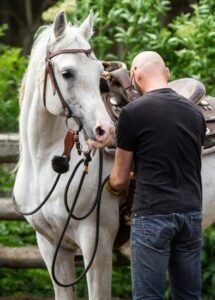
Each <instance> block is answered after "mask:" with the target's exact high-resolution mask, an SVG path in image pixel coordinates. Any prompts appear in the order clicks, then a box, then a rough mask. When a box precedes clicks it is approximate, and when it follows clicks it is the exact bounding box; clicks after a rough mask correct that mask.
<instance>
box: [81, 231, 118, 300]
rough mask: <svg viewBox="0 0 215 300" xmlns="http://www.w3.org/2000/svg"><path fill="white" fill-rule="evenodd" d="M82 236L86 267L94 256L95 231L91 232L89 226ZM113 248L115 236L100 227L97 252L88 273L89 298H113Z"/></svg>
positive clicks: (109, 299)
mask: <svg viewBox="0 0 215 300" xmlns="http://www.w3.org/2000/svg"><path fill="white" fill-rule="evenodd" d="M82 236H85V238H83V239H81V249H82V254H83V258H84V264H85V267H86V266H87V265H88V263H89V260H90V259H91V256H92V246H93V243H94V239H95V232H89V227H88V230H87V232H85V234H83V235H82ZM112 249H113V238H112V237H111V236H110V234H109V232H107V230H102V229H100V239H99V245H98V249H97V253H96V256H95V259H94V261H93V264H92V266H91V268H90V270H89V271H88V273H87V284H88V296H89V298H88V299H89V300H111V279H112Z"/></svg>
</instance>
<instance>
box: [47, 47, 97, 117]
mask: <svg viewBox="0 0 215 300" xmlns="http://www.w3.org/2000/svg"><path fill="white" fill-rule="evenodd" d="M91 52H92V49H65V50H60V51H56V52H54V53H50V52H49V50H48V48H47V50H46V58H45V61H46V66H45V76H44V85H43V104H44V106H45V108H46V88H47V79H48V75H49V76H50V79H51V83H52V87H53V95H54V94H55V92H57V94H58V96H59V98H60V101H61V104H62V106H63V109H64V114H65V116H66V117H67V118H70V117H72V116H73V112H72V110H71V107H70V106H69V104H68V103H67V102H66V101H65V99H64V97H63V95H62V93H61V90H60V88H59V85H58V83H57V80H56V77H55V74H54V69H53V64H52V62H51V59H52V58H53V57H55V56H57V55H60V54H77V53H83V54H85V55H86V56H87V57H89V56H90V53H91Z"/></svg>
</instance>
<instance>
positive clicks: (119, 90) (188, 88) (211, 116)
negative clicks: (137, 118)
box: [100, 61, 215, 149]
mask: <svg viewBox="0 0 215 300" xmlns="http://www.w3.org/2000/svg"><path fill="white" fill-rule="evenodd" d="M102 63H103V66H104V73H103V75H102V77H101V81H100V90H101V94H102V99H103V101H104V104H105V107H106V110H107V111H108V113H109V115H110V117H111V119H112V120H113V121H114V122H115V123H117V120H118V118H119V114H120V111H121V109H122V108H123V107H124V106H125V105H127V104H128V103H129V102H132V101H135V100H136V99H137V98H139V97H140V96H141V95H140V94H139V93H138V92H137V91H136V90H135V88H134V87H133V86H132V83H131V79H130V76H129V72H128V69H127V66H126V64H124V63H122V62H119V61H103V62H102ZM168 86H169V87H170V88H171V89H173V90H174V91H176V92H177V93H178V94H180V95H182V96H184V97H185V98H187V99H189V100H190V101H192V102H193V103H195V105H196V106H197V108H198V109H199V110H200V111H201V113H202V114H203V116H204V119H205V121H206V124H207V132H206V139H205V145H204V148H205V149H208V148H210V147H212V146H215V97H211V96H206V95H205V94H206V89H205V86H204V84H203V83H202V82H201V81H199V80H197V79H194V78H182V79H177V80H174V81H171V82H169V84H168Z"/></svg>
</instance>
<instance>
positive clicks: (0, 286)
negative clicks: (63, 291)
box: [0, 268, 53, 297]
mask: <svg viewBox="0 0 215 300" xmlns="http://www.w3.org/2000/svg"><path fill="white" fill-rule="evenodd" d="M23 294H24V295H31V296H32V295H36V296H41V297H44V296H52V295H53V287H52V283H51V279H50V276H49V275H48V272H47V271H46V270H39V269H27V270H24V269H17V270H15V269H5V268H1V269H0V296H11V295H14V296H21V295H23Z"/></svg>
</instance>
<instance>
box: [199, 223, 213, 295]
mask: <svg viewBox="0 0 215 300" xmlns="http://www.w3.org/2000/svg"><path fill="white" fill-rule="evenodd" d="M214 245H215V224H214V225H213V226H211V227H209V228H208V229H207V230H206V231H205V232H204V248H203V252H202V295H203V300H214V299H215V289H214V287H215V260H214V258H215V247H214Z"/></svg>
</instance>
